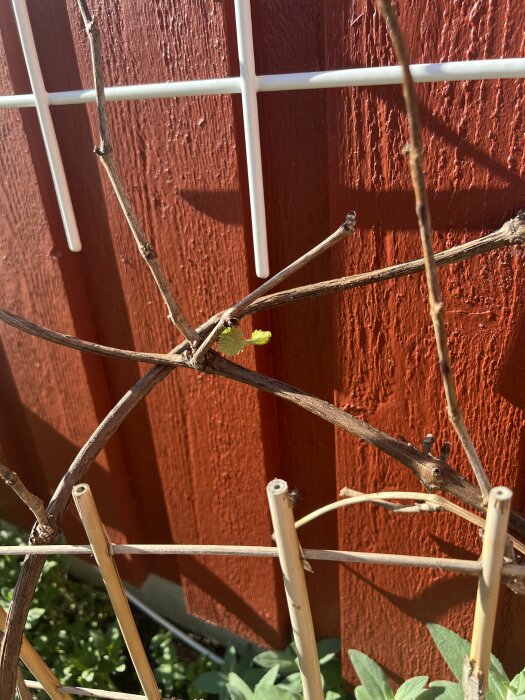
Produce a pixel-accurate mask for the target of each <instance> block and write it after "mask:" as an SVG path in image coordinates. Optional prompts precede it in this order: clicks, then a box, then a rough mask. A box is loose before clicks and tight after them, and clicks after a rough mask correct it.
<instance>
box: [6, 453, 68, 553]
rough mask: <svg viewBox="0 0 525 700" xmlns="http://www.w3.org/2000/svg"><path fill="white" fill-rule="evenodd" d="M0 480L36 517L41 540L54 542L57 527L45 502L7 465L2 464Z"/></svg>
mask: <svg viewBox="0 0 525 700" xmlns="http://www.w3.org/2000/svg"><path fill="white" fill-rule="evenodd" d="M0 478H2V479H3V481H4V483H5V484H6V486H9V488H11V489H12V490H13V491H14V492H15V493H16V495H17V496H18V498H19V499H20V500H21V501H22V503H24V504H25V505H26V506H27V507H28V508H29V510H30V511H31V512H32V513H33V515H34V516H35V518H36V520H37V523H38V535H39V540H40V541H42V543H44V542H43V541H45V540H49V541H50V540H53V539H54V536H55V534H56V527H55V526H54V525H53V524H52V523H51V522H50V520H49V518H48V516H47V513H46V508H45V506H44V501H43V500H42V499H41V498H39V497H38V496H35V494H34V493H31V491H30V490H29V489H28V488H27V487H26V486H25V484H24V482H23V481H22V479H21V478H20V477H19V476H18V474H17V473H16V472H13V471H11V469H9V468H8V467H6V465H5V464H3V463H2V462H0Z"/></svg>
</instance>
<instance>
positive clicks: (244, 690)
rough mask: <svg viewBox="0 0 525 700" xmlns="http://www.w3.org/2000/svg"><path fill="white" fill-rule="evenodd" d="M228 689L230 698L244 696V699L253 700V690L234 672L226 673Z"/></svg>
mask: <svg viewBox="0 0 525 700" xmlns="http://www.w3.org/2000/svg"><path fill="white" fill-rule="evenodd" d="M228 690H229V692H230V695H231V696H232V698H235V700H237V698H240V699H242V698H244V700H253V697H254V695H253V692H252V689H251V688H250V686H249V685H248V684H247V683H245V682H244V681H243V679H242V678H241V677H240V676H238V675H237V674H236V673H228Z"/></svg>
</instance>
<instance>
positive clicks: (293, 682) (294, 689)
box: [277, 671, 303, 695]
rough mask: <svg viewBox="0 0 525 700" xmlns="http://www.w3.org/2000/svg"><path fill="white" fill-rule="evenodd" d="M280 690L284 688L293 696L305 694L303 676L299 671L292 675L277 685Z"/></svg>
mask: <svg viewBox="0 0 525 700" xmlns="http://www.w3.org/2000/svg"><path fill="white" fill-rule="evenodd" d="M277 685H278V686H279V688H284V689H285V690H287V691H288V692H290V693H292V694H293V695H301V694H302V692H303V682H302V680H301V674H300V672H299V671H297V672H296V673H290V675H288V676H286V678H285V679H284V680H283V681H281V682H280V683H277Z"/></svg>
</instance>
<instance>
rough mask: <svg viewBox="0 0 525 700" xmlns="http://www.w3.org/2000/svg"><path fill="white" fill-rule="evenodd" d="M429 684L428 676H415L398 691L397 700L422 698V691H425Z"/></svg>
mask: <svg viewBox="0 0 525 700" xmlns="http://www.w3.org/2000/svg"><path fill="white" fill-rule="evenodd" d="M427 683H428V676H414V678H409V679H408V680H407V681H405V682H404V683H402V684H401V685H400V686H399V688H398V689H397V692H396V695H395V699H396V700H416V699H417V698H419V697H420V695H421V691H422V690H424V688H425V686H426V684H427Z"/></svg>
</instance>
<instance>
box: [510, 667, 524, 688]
mask: <svg viewBox="0 0 525 700" xmlns="http://www.w3.org/2000/svg"><path fill="white" fill-rule="evenodd" d="M510 687H511V688H512V690H513V691H514V692H515V693H525V668H524V669H523V671H520V673H518V674H517V675H515V676H514V678H513V679H512V681H511V683H510Z"/></svg>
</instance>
